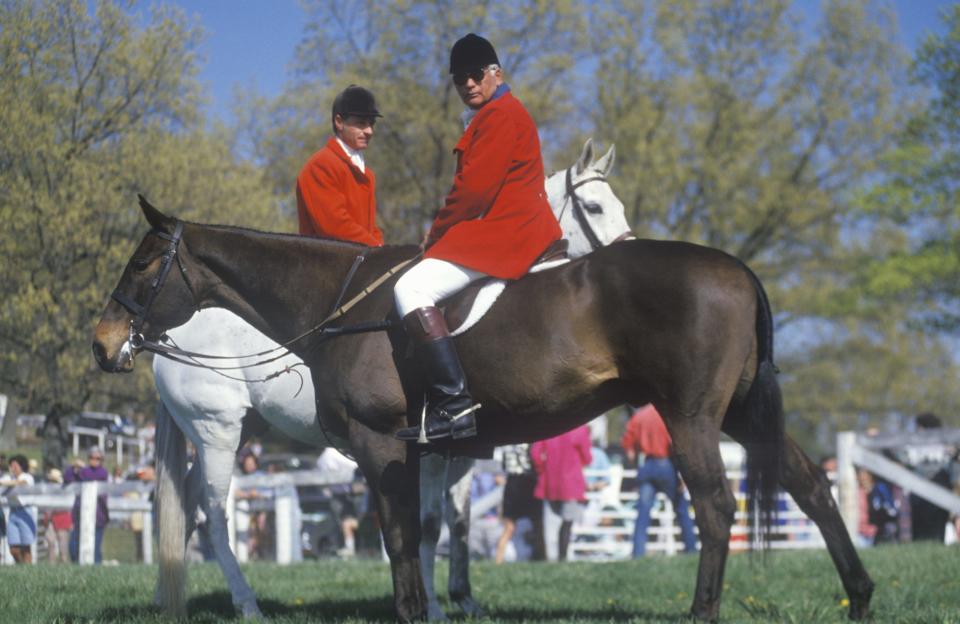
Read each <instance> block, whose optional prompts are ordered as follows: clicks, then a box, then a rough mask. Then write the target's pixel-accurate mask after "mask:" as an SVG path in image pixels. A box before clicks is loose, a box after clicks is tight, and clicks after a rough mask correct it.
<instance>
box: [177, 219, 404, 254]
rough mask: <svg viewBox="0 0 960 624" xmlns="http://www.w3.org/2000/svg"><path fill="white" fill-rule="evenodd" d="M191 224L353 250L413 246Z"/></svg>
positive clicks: (233, 226)
mask: <svg viewBox="0 0 960 624" xmlns="http://www.w3.org/2000/svg"><path fill="white" fill-rule="evenodd" d="M184 223H187V224H189V225H194V226H197V227H200V228H204V229H207V230H214V231H219V232H228V233H239V234H252V235H254V236H256V237H257V238H264V239H267V240H281V241H290V240H296V241H299V242H303V243H306V244H308V245H311V244H315V243H323V244H324V245H333V246H335V247H341V248H343V249H353V250H357V251H359V250H362V249H368V250H371V251H374V250H384V251H386V250H388V249H389V250H399V249H401V248H411V247H413V245H410V244H406V245H384V246H382V247H369V246H367V245H364V244H362V243H355V242H353V241H345V240H342V239H339V238H330V237H328V236H304V235H302V234H294V233H291V232H265V231H263V230H258V229H256V228H251V227H244V226H241V225H223V224H216V223H196V222H193V221H184Z"/></svg>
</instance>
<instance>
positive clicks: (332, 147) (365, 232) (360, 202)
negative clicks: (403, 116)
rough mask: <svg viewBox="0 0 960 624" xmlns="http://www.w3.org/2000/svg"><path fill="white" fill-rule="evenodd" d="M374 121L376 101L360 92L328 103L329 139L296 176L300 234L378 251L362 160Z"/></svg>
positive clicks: (352, 89) (370, 184)
mask: <svg viewBox="0 0 960 624" xmlns="http://www.w3.org/2000/svg"><path fill="white" fill-rule="evenodd" d="M377 117H382V115H381V114H380V111H378V110H377V103H376V100H375V99H374V97H373V94H372V93H370V91H368V90H366V89H364V88H363V87H358V86H356V85H350V86H349V87H347V88H346V89H344V90H343V91H342V92H341V93H340V94H339V95H337V97H336V98H335V99H334V100H333V112H332V114H331V124H332V126H333V136H332V137H330V139H329V140H328V141H327V144H326V145H325V146H324V147H323V149H321V150H320V151H318V152H317V153H316V154H314V155H313V156H311V157H310V160H308V161H307V164H306V165H304V167H303V170H301V171H300V175H299V176H297V215H298V217H299V220H300V234H303V235H305V236H323V237H326V238H336V239H339V240H346V241H353V242H355V243H361V244H363V245H369V246H371V247H379V246H380V245H383V234H382V233H381V232H380V229H379V228H378V227H377V224H376V214H375V213H376V207H377V205H376V186H377V183H376V177H375V176H374V175H373V170H372V169H371V168H370V167H367V166H366V163H365V162H364V160H363V151H364V150H365V149H367V146H369V145H370V139H371V138H373V127H374V124H375V123H376V121H377Z"/></svg>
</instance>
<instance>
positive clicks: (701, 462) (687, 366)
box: [93, 199, 873, 621]
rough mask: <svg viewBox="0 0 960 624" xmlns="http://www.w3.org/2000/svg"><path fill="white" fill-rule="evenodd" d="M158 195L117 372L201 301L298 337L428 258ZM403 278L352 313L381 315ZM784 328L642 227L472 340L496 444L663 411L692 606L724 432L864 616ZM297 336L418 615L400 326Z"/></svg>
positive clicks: (700, 593) (105, 351)
mask: <svg viewBox="0 0 960 624" xmlns="http://www.w3.org/2000/svg"><path fill="white" fill-rule="evenodd" d="M141 207H142V209H143V211H144V214H145V215H146V218H147V220H148V221H149V223H150V225H151V226H152V229H151V230H150V231H149V232H148V233H147V234H146V236H145V237H144V238H143V240H142V241H141V243H140V245H139V247H138V248H137V250H136V251H135V252H134V254H133V256H132V257H131V259H130V261H129V263H128V265H127V267H126V269H125V271H124V273H123V276H122V277H121V279H120V283H119V284H118V286H117V289H116V291H115V292H114V300H113V301H111V302H110V303H109V304H108V305H107V307H106V310H105V311H104V314H103V317H102V319H101V320H100V323H99V324H98V325H97V328H96V334H95V340H94V344H93V350H94V354H95V356H96V359H97V362H98V363H99V364H100V366H101V367H102V368H103V369H104V370H106V371H112V372H119V371H127V370H131V369H132V368H133V358H134V356H135V355H136V353H137V351H138V348H139V346H140V345H141V344H142V340H143V339H144V338H145V339H147V340H156V339H157V338H159V337H160V336H161V334H162V333H163V332H164V331H165V330H166V329H169V328H171V327H175V326H177V325H179V324H182V323H184V322H185V321H186V320H187V319H189V318H190V316H191V314H192V313H193V310H194V309H196V308H201V307H211V306H217V307H223V308H227V309H230V310H232V311H233V312H235V313H236V314H238V315H239V316H241V317H243V318H244V319H245V320H247V321H248V322H249V323H251V324H252V325H254V326H255V327H257V328H258V329H259V330H260V331H262V332H263V333H265V334H266V335H268V336H269V337H271V338H272V339H273V340H275V341H277V342H279V343H281V344H282V343H285V342H287V341H290V340H292V339H293V338H296V337H298V336H300V335H301V334H303V333H304V332H306V331H307V330H308V329H310V328H311V327H314V326H315V325H316V323H317V320H318V319H320V318H323V317H324V315H326V314H328V313H329V312H330V310H331V307H333V306H334V305H335V303H336V302H337V301H338V300H339V295H340V294H341V291H342V290H344V283H345V282H347V283H348V286H347V287H346V293H345V296H346V298H347V299H349V298H351V297H353V296H354V295H355V294H356V293H358V292H360V291H361V290H362V289H364V288H365V287H367V286H369V285H370V284H372V283H373V282H375V281H376V280H377V279H378V278H379V277H380V276H382V275H384V274H385V273H386V272H387V271H388V270H389V269H391V268H393V267H395V266H396V265H398V264H399V263H400V262H402V261H403V260H405V259H408V258H410V257H412V256H413V254H414V253H415V248H412V247H391V246H387V247H383V248H377V249H367V248H364V247H361V246H357V245H354V244H350V243H343V242H336V241H329V240H319V239H308V238H301V237H295V236H287V235H279V234H264V233H259V232H253V231H249V230H244V229H239V228H232V227H222V226H206V225H196V224H190V223H187V224H184V223H182V222H179V221H176V220H174V219H172V218H168V217H166V216H164V215H163V214H161V213H160V212H159V211H157V210H156V209H155V208H153V207H152V206H150V205H149V204H147V203H146V202H145V201H144V200H142V199H141ZM361 254H362V255H363V256H364V258H365V259H364V261H363V262H362V263H360V264H359V269H358V270H357V271H356V273H355V275H354V277H353V279H352V280H349V279H347V277H346V276H347V275H348V274H349V273H350V272H351V267H355V266H356V265H355V259H356V257H357V256H358V255H361ZM395 277H396V276H394V278H393V279H389V280H387V281H385V282H384V283H383V284H382V285H380V286H379V287H377V288H375V289H373V290H372V291H371V292H370V294H369V296H366V297H365V298H363V299H361V300H360V301H359V303H358V304H357V305H356V306H354V307H353V308H351V309H350V311H349V312H348V313H347V314H346V315H344V316H343V317H342V318H339V319H337V320H336V323H335V324H336V325H338V326H340V327H343V326H356V325H358V324H364V323H371V322H377V321H382V320H384V319H385V318H386V317H387V316H388V315H389V313H390V311H391V310H392V308H393V296H392V285H393V283H394V280H395ZM399 333H400V334H402V332H399ZM772 341H773V334H772V325H771V317H770V310H769V306H768V305H767V302H766V297H765V295H764V294H763V289H762V287H761V286H760V284H759V282H758V281H757V280H756V278H755V277H754V276H753V274H752V273H751V272H750V271H749V269H747V268H746V267H745V266H744V265H743V264H742V263H740V262H739V261H737V260H736V259H734V258H732V257H731V256H728V255H726V254H724V253H722V252H719V251H717V250H714V249H709V248H706V247H700V246H697V245H691V244H687V243H679V242H663V241H649V240H645V241H626V242H622V243H616V244H614V245H611V246H609V247H606V248H603V249H601V250H599V251H597V252H595V253H593V254H590V255H588V256H585V257H583V258H581V259H578V260H576V261H573V262H570V263H569V264H566V265H563V266H561V267H558V268H555V269H552V270H549V271H544V272H541V273H537V274H533V275H529V276H527V277H525V278H523V279H521V280H519V281H517V282H516V283H514V284H513V285H511V286H510V288H508V289H507V290H506V292H505V293H504V294H503V295H502V296H501V298H500V300H499V301H498V302H497V303H496V304H495V305H494V307H493V308H492V309H491V310H490V312H489V313H488V314H487V316H486V317H485V318H484V319H482V320H481V321H480V322H479V323H478V324H477V325H476V326H475V327H474V328H472V329H471V330H469V331H468V332H466V333H465V334H464V335H463V336H461V337H459V338H458V339H457V348H458V351H459V352H460V354H461V357H462V360H463V365H464V368H465V370H466V373H467V377H468V379H470V383H471V388H472V389H474V391H475V397H476V399H477V400H478V401H479V402H481V403H482V405H483V409H482V411H481V412H480V415H479V417H478V427H479V439H480V442H482V443H484V444H488V445H497V444H506V443H518V442H529V441H533V440H537V439H542V438H545V437H549V436H553V435H557V434H559V433H561V432H563V431H566V430H569V429H571V428H573V427H575V426H577V425H579V424H581V423H583V422H585V421H586V420H588V419H589V418H590V417H591V416H593V415H595V414H598V413H601V412H603V411H605V410H607V409H610V408H612V407H614V406H617V405H620V404H623V403H633V404H643V403H646V402H652V403H653V404H654V405H655V406H656V407H657V409H658V411H659V412H660V413H661V414H662V415H663V418H664V421H665V422H666V425H667V428H668V429H669V431H670V434H671V436H672V437H673V441H674V448H675V452H676V461H677V465H678V467H679V469H680V472H681V474H682V476H683V479H684V481H685V482H686V484H687V487H688V489H689V492H690V496H691V499H692V502H693V506H694V510H695V512H696V521H697V526H698V527H699V531H700V540H701V544H702V550H701V553H700V564H699V571H698V575H697V585H696V592H695V594H694V599H693V604H692V607H691V612H692V615H693V616H695V617H697V618H700V619H704V620H715V619H717V617H718V615H719V609H720V594H721V589H722V587H723V573H724V567H725V563H726V558H727V552H728V541H729V537H730V526H731V523H732V521H733V516H734V511H735V504H734V498H733V494H732V492H731V491H730V486H729V484H728V482H727V480H726V477H725V474H724V469H723V463H722V461H721V458H720V452H719V448H718V446H719V442H720V435H721V430H722V431H724V432H726V433H728V434H729V435H731V436H732V437H733V438H735V439H736V440H738V441H740V442H741V443H742V444H744V446H745V447H746V449H747V454H748V468H747V469H748V480H749V481H750V483H751V484H752V487H751V491H750V495H751V498H752V499H753V500H755V502H756V503H757V505H758V506H759V508H761V509H765V510H770V509H772V501H773V498H774V495H775V493H776V486H777V484H778V482H779V484H780V485H782V486H783V487H784V488H786V490H787V491H788V492H790V494H791V495H792V496H793V497H794V499H795V500H796V501H797V503H798V504H799V505H800V507H801V508H802V509H803V510H804V512H805V513H807V515H809V516H810V517H811V518H812V519H813V520H814V521H815V522H816V523H817V525H818V526H819V528H820V531H821V533H822V534H823V537H824V539H825V541H826V543H827V547H828V549H829V551H830V554H831V556H832V557H833V561H834V564H835V565H836V567H837V570H838V572H839V574H840V578H841V581H842V583H843V586H844V589H845V590H846V592H847V595H848V596H849V598H850V611H849V615H850V617H851V618H853V619H860V618H862V617H864V616H865V615H866V614H867V611H868V607H869V602H870V597H871V594H872V592H873V583H872V581H871V580H870V577H869V576H868V574H867V572H866V570H865V569H864V568H863V565H862V563H861V562H860V559H859V557H858V556H857V553H856V551H855V549H854V547H853V544H852V543H851V541H850V537H849V535H848V534H847V531H846V529H845V527H844V525H843V522H842V520H841V518H840V515H839V513H838V511H837V508H836V504H835V503H834V501H833V499H832V497H831V495H830V488H829V484H828V482H827V480H826V478H825V476H824V474H823V472H822V471H821V470H820V469H819V468H818V467H816V466H815V465H814V464H813V463H812V462H811V461H810V460H809V458H807V456H806V455H805V454H804V453H803V451H801V450H800V448H799V447H798V446H797V445H796V444H795V443H794V442H793V440H791V439H790V438H789V436H786V435H785V434H784V433H783V413H782V407H781V405H780V390H779V387H778V385H777V381H776V378H775V376H774V371H775V369H774V366H773V363H772V357H773V353H772V348H773V344H772ZM291 349H292V350H293V351H294V352H295V353H296V354H297V355H298V356H300V357H301V358H302V359H303V360H304V361H305V362H307V364H308V365H310V367H311V371H312V374H313V376H314V385H315V387H316V389H317V412H318V418H319V419H320V422H321V423H322V424H323V426H324V427H325V428H327V429H329V430H330V431H331V432H333V433H335V434H337V435H339V436H341V437H343V438H346V439H348V440H349V441H350V445H351V449H352V451H353V453H354V454H355V455H356V458H357V460H358V462H359V464H360V467H361V469H362V471H363V473H364V475H365V476H366V479H367V483H368V485H369V486H370V488H371V490H372V492H373V493H374V495H375V498H376V501H377V503H378V505H379V509H380V514H381V521H382V525H383V536H384V543H385V546H386V549H387V553H388V555H389V557H390V562H391V569H392V574H393V584H394V597H395V605H396V610H397V615H398V616H399V618H400V619H401V620H404V621H408V620H413V619H417V618H419V617H421V616H423V615H424V610H425V604H426V603H425V598H424V589H423V584H422V579H421V576H420V574H419V565H418V561H417V545H418V542H419V527H418V488H417V462H418V448H417V446H416V445H413V444H411V445H407V444H404V443H402V442H398V441H397V440H395V439H394V438H393V433H394V432H395V431H396V430H397V429H399V428H401V427H404V426H407V425H408V424H409V421H410V419H411V417H412V415H411V414H408V409H407V402H406V399H405V393H404V387H405V386H406V385H407V384H411V383H413V382H411V373H410V372H409V371H410V370H411V369H412V367H410V366H408V365H407V364H406V361H405V359H404V353H405V349H404V345H403V340H402V335H398V332H395V331H391V332H374V333H363V334H350V335H343V336H339V337H336V338H333V339H331V338H330V336H328V335H325V334H323V333H322V332H316V333H312V334H309V335H308V336H306V337H305V338H302V339H300V340H297V341H296V342H294V343H293V344H291ZM398 371H399V372H398ZM411 396H415V395H411ZM767 520H768V521H769V516H767ZM765 528H766V529H769V522H768V523H767V524H766V525H765Z"/></svg>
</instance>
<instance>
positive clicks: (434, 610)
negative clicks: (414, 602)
mask: <svg viewBox="0 0 960 624" xmlns="http://www.w3.org/2000/svg"><path fill="white" fill-rule="evenodd" d="M447 619H448V618H447V614H446V613H445V612H444V610H443V609H441V608H440V605H439V604H438V603H436V602H431V603H430V604H428V605H427V621H428V622H446V621H447Z"/></svg>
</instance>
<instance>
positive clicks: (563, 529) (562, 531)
mask: <svg viewBox="0 0 960 624" xmlns="http://www.w3.org/2000/svg"><path fill="white" fill-rule="evenodd" d="M530 458H531V460H533V466H534V468H535V469H536V471H537V476H538V478H537V487H536V489H535V490H534V493H533V495H534V496H536V497H537V498H539V499H541V500H542V501H543V536H544V542H545V543H546V551H547V559H549V560H550V561H557V560H559V561H566V558H567V548H568V546H569V545H570V534H571V531H572V530H573V523H574V522H575V521H577V520H579V519H580V516H581V514H582V513H583V507H584V503H585V502H586V489H587V485H586V480H585V479H584V478H583V467H584V466H587V465H589V464H590V462H591V461H592V459H593V458H592V456H591V453H590V428H589V427H588V426H586V425H582V426H580V427H577V428H576V429H573V430H571V431H568V432H566V433H563V434H560V435H558V436H556V437H554V438H550V439H549V440H541V441H539V442H534V443H533V445H532V446H531V447H530Z"/></svg>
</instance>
